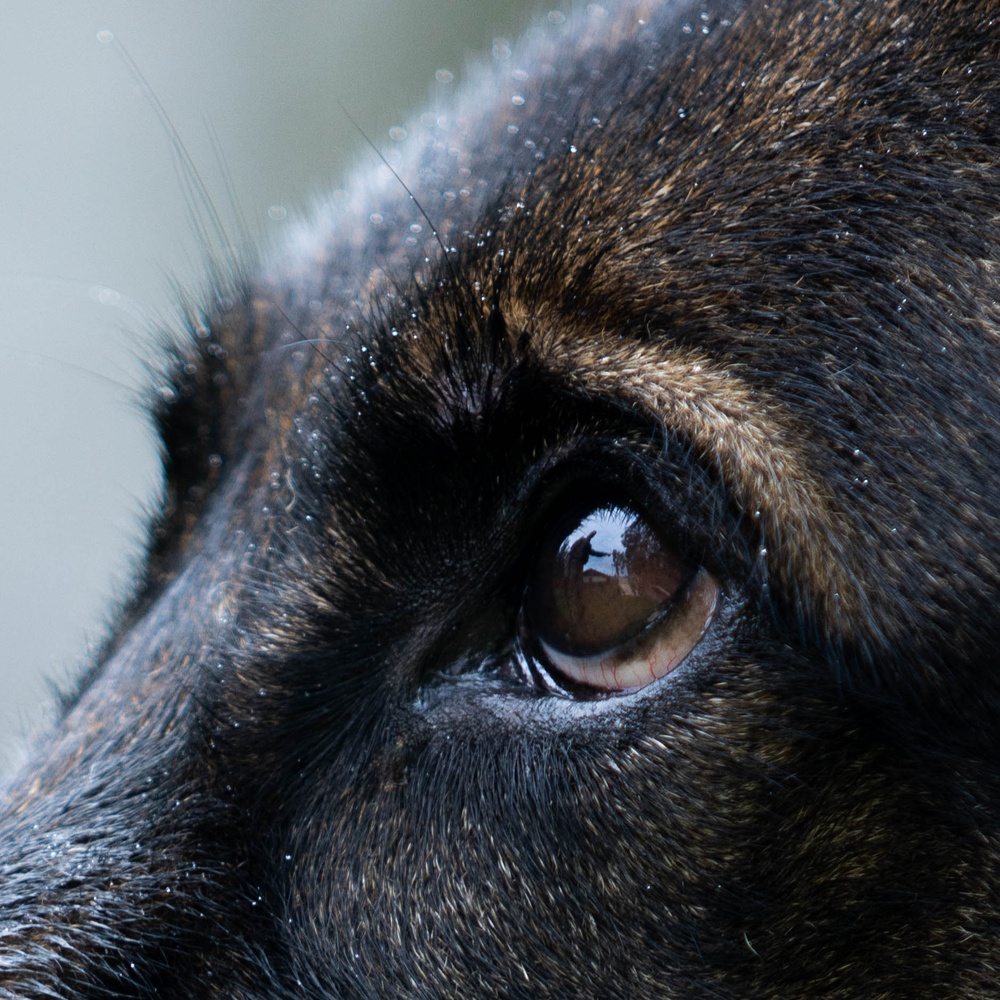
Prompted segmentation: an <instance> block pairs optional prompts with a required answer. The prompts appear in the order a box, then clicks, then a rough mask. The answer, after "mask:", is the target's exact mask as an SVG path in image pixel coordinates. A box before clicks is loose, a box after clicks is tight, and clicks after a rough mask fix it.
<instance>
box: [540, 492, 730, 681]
mask: <svg viewBox="0 0 1000 1000" xmlns="http://www.w3.org/2000/svg"><path fill="white" fill-rule="evenodd" d="M718 599H719V584H718V582H717V581H716V580H715V578H714V577H713V576H712V575H711V574H710V573H708V572H707V570H705V569H703V568H698V567H694V566H691V565H689V564H688V563H686V562H685V561H684V559H683V558H682V557H681V556H680V555H679V554H678V553H677V552H676V551H674V550H672V549H671V548H670V547H669V546H667V545H665V544H664V543H663V542H662V541H661V539H660V538H659V536H658V535H657V534H656V532H655V531H654V530H653V529H652V527H651V526H650V525H649V524H648V523H647V521H646V520H645V519H644V518H643V517H642V516H640V515H639V514H637V513H636V512H635V511H633V510H630V509H629V508H627V507H623V506H616V505H607V506H601V507H597V508H594V509H592V510H591V511H590V512H588V513H587V514H585V515H584V516H583V517H579V518H574V519H572V520H570V521H569V522H563V523H562V524H560V525H559V526H558V528H557V529H555V530H553V531H552V532H551V533H550V534H549V537H548V538H547V539H546V540H545V542H544V543H543V545H542V548H541V550H540V553H539V557H538V560H537V563H536V566H535V570H534V575H533V577H532V581H531V584H530V586H529V588H528V592H527V595H526V598H525V605H524V627H525V632H526V641H527V643H528V644H529V645H531V646H533V647H534V650H535V652H536V653H537V654H538V655H539V658H540V659H541V660H542V661H544V663H543V664H541V665H542V666H544V667H545V668H547V670H548V672H549V673H550V674H551V675H552V677H553V680H554V681H555V683H556V684H557V685H558V684H559V683H560V682H566V683H568V685H569V687H570V688H574V687H582V688H585V689H590V690H592V691H593V692H594V693H595V694H600V693H605V694H613V693H624V692H628V691H635V690H638V689H639V688H642V687H645V686H646V685H647V684H650V683H652V682H653V681H655V680H657V679H659V678H660V677H664V676H666V675H667V674H669V673H670V672H671V671H673V670H675V669H676V668H677V667H678V666H680V664H681V663H682V662H683V661H684V660H685V659H686V658H687V656H688V655H689V654H690V652H691V651H692V650H693V649H694V648H695V646H696V645H697V644H698V642H699V641H700V639H701V637H702V636H703V635H704V634H705V631H706V629H707V628H708V626H709V624H710V623H711V621H712V617H713V615H714V613H715V608H716V605H717V603H718Z"/></svg>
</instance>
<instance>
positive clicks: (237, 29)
mask: <svg viewBox="0 0 1000 1000" xmlns="http://www.w3.org/2000/svg"><path fill="white" fill-rule="evenodd" d="M555 5H556V4H555V3H554V2H552V0H550V3H549V6H555ZM563 5H564V4H563ZM545 9H546V5H545V0H502V2H501V0H419V2H417V0H405V2H404V0H397V2H390V0H368V2H366V3H362V4H359V3H357V2H356V0H294V2H292V0H289V2H286V3H282V4H276V3H264V2H262V0H244V2H236V0H172V2H171V3H169V4H167V3H153V2H142V0H88V2H86V3H80V2H78V0H60V2H47V3H39V2H38V0H5V2H4V4H3V10H2V12H0V25H2V27H3V29H4V30H2V31H0V94H2V95H3V97H2V99H0V220H2V221H0V226H2V230H0V232H2V235H0V303H2V322H0V486H2V488H0V530H2V532H3V535H4V543H3V545H2V546H0V551H2V553H3V555H2V572H0V775H2V774H3V773H5V771H6V770H8V769H9V768H10V767H12V766H14V765H16V763H17V761H18V759H19V756H20V753H21V750H20V747H21V745H22V743H23V737H24V736H25V735H27V734H30V733H31V732H33V731H34V730H36V729H37V727H38V726H40V725H44V723H45V721H46V719H47V718H48V710H46V708H45V707H44V706H45V705H46V703H49V702H51V698H50V689H49V687H48V686H47V685H48V681H49V680H52V679H54V680H57V681H60V682H64V681H65V680H66V679H67V678H69V677H71V676H72V674H73V672H74V671H75V670H77V669H79V667H80V665H81V664H82V663H84V662H85V661H86V657H87V653H88V649H89V648H90V645H91V644H96V643H97V642H99V640H100V638H101V636H102V634H103V627H104V626H103V623H104V622H105V621H106V616H107V614H108V613H109V611H110V609H111V607H112V600H113V597H114V595H115V594H119V593H121V592H122V590H123V588H124V587H125V586H127V581H128V577H129V568H130V566H131V565H132V561H133V560H134V558H135V555H136V553H137V552H138V549H139V540H140V539H141V538H142V528H141V525H142V516H141V512H142V509H143V505H144V504H147V503H151V502H152V500H153V498H154V497H155V496H156V493H157V489H158V483H159V470H158V466H157V461H156V452H155V446H154V442H153V439H152V436H151V434H150V433H149V430H148V427H147V424H146V421H145V419H144V417H143V415H142V413H141V412H140V410H139V409H138V403H137V392H136V390H137V389H138V387H140V386H141V385H142V366H141V362H142V359H143V358H145V357H149V356H150V353H151V348H150V344H149V340H148V337H147V336H146V334H145V332H144V331H145V330H146V329H147V328H148V326H149V325H150V324H151V323H153V322H155V321H156V319H157V318H158V317H170V316H172V315H173V311H172V299H171V290H170V285H171V281H172V280H174V279H178V280H179V281H180V282H181V284H182V285H184V284H186V285H189V286H191V285H195V284H196V282H197V276H198V273H199V269H200V265H201V259H202V258H201V253H202V248H201V246H200V244H199V241H198V239H197V237H196V235H195V234H194V232H193V230H192V228H191V225H190V222H189V215H188V205H187V202H186V200H185V194H184V190H183V187H182V184H181V181H180V180H179V179H178V173H177V170H176V168H175V165H174V157H173V156H172V153H171V138H170V136H169V135H168V134H167V129H166V128H165V127H164V126H163V125H162V124H161V123H160V122H158V120H157V116H156V113H155V112H154V110H153V109H152V107H151V106H150V102H149V100H148V99H147V98H146V97H145V96H144V95H143V91H142V87H141V86H140V85H139V84H138V83H137V81H136V80H135V79H134V78H133V76H131V75H130V73H129V71H128V69H127V68H126V66H125V65H124V62H123V60H122V59H121V58H120V56H119V54H118V53H117V52H116V49H115V46H114V45H109V44H107V43H102V42H101V41H99V40H98V35H99V33H101V32H104V31H110V32H113V33H114V36H115V37H116V39H118V40H119V41H120V42H121V43H123V44H124V46H125V47H126V48H127V51H128V53H129V54H130V56H131V58H132V59H133V60H134V61H135V63H136V64H137V65H138V67H139V69H140V70H141V73H142V75H143V76H144V77H145V79H146V80H147V81H148V84H149V86H150V88H152V91H153V92H154V93H155V95H156V98H157V99H158V100H159V101H160V103H161V104H162V106H163V108H164V109H165V110H166V113H167V114H168V115H169V118H170V120H171V122H172V123H173V126H174V127H175V128H176V131H177V133H178V135H179V136H180V138H181V140H182V141H183V144H184V148H185V149H186V150H187V152H188V154H189V155H190V157H191V158H192V160H193V162H194V163H195V165H196V166H197V169H198V170H199V172H200V173H201V174H202V175H203V177H204V179H205V182H206V184H207V185H208V187H209V189H210V193H211V196H212V198H213V200H214V201H215V203H216V204H217V205H218V206H219V207H220V210H221V211H222V212H223V214H224V215H226V216H227V218H228V219H230V220H231V212H230V208H229V194H228V191H227V184H226V181H225V179H224V177H223V175H222V172H221V171H220V170H219V167H218V156H217V155H216V153H215V151H214V149H213V140H212V138H211V133H212V132H214V134H215V135H216V136H217V139H218V146H219V148H221V150H222V152H223V154H224V158H225V162H226V164H227V165H228V168H229V171H230V174H231V177H232V185H231V187H232V191H233V193H234V194H235V197H236V198H237V199H238V201H239V204H240V206H241V209H242V211H243V213H244V214H245V215H246V217H247V218H248V220H249V224H250V228H251V230H252V231H253V232H254V233H256V234H258V235H261V236H262V238H264V239H269V238H271V239H273V238H280V230H281V227H282V226H283V225H287V222H283V220H282V217H283V216H284V215H285V213H288V214H289V215H290V216H292V217H294V216H295V214H296V213H300V212H301V211H303V210H304V209H305V208H307V207H308V205H309V204H310V200H311V198H312V197H314V196H315V195H316V194H317V193H322V191H323V190H328V189H331V188H333V187H335V186H336V185H337V183H338V180H339V178H340V177H341V176H342V174H343V172H344V169H345V165H346V164H349V163H350V162H351V161H352V160H355V159H358V158H359V157H360V158H361V159H362V161H364V160H365V158H366V157H367V158H368V159H369V160H372V161H373V162H374V154H372V153H371V151H370V150H368V149H367V148H366V146H365V143H364V140H363V139H362V138H361V136H360V135H359V133H358V131H357V129H356V128H355V127H354V126H353V125H352V124H351V123H350V122H349V121H348V120H347V118H346V116H345V114H344V112H343V111H342V110H341V108H340V104H343V105H344V107H345V108H346V109H347V110H348V111H349V112H350V114H351V115H352V116H353V117H354V118H355V119H356V121H357V122H358V123H359V124H360V126H361V127H362V129H363V130H364V131H365V132H366V133H367V134H368V135H369V136H371V137H372V138H373V140H374V141H375V142H376V143H378V144H382V145H386V144H388V130H389V129H390V128H391V127H392V126H393V125H398V124H403V123H405V122H406V120H407V119H408V118H409V117H410V116H411V115H412V114H413V113H414V112H415V111H419V110H420V106H421V104H422V103H424V102H425V101H426V99H427V95H428V94H429V93H430V91H431V89H432V87H437V88H438V90H440V88H441V87H442V86H448V84H440V83H437V84H436V83H435V71H436V70H438V69H446V70H450V71H451V72H453V73H454V74H455V77H456V80H455V83H454V84H452V85H451V86H457V85H458V84H459V83H460V81H461V76H462V70H463V68H464V66H465V64H466V59H467V57H468V56H469V55H470V54H477V53H483V52H486V51H488V49H489V47H490V44H491V42H492V39H493V38H494V37H496V36H502V37H508V38H516V37H517V35H518V34H519V33H520V32H521V31H522V30H523V29H524V28H525V27H526V26H527V25H528V23H529V22H530V19H531V13H532V11H542V10H545Z"/></svg>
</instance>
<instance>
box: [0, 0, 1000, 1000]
mask: <svg viewBox="0 0 1000 1000" xmlns="http://www.w3.org/2000/svg"><path fill="white" fill-rule="evenodd" d="M350 189H351V191H352V194H351V196H350V198H349V199H348V201H347V203H346V204H344V205H341V206H340V207H337V208H330V209H329V210H328V211H326V212H320V213H319V214H318V215H317V217H316V218H315V219H314V220H313V221H312V222H311V223H310V225H308V226H302V227H301V228H300V229H298V230H297V231H296V232H295V234H294V235H293V237H292V238H290V240H289V241H288V245H287V246H286V247H285V248H283V250H281V251H280V252H278V253H275V254H274V255H273V256H272V257H271V258H270V259H269V260H268V261H267V263H266V264H265V265H262V266H261V267H259V268H250V267H247V268H245V269H242V270H241V269H233V273H230V274H228V275H223V274H221V272H220V274H219V275H217V276H216V279H215V289H216V291H215V294H214V296H213V297H212V299H211V301H209V302H208V303H207V304H203V305H202V306H201V307H196V306H192V307H191V308H190V310H189V312H188V327H189V329H187V330H186V331H183V332H182V335H179V336H177V337H175V338H174V340H173V341H172V346H171V347H169V348H168V349H167V350H166V351H165V354H164V360H163V362H162V365H161V368H160V369H159V371H158V373H157V375H156V377H155V378H154V379H153V382H154V385H153V390H154V391H153V395H154V396H155V399H156V400H157V401H156V403H155V404H154V408H155V417H156V421H157V423H158V426H159V430H160V435H161V440H162V445H163V454H164V468H165V476H166V483H167V486H166V492H165V497H164V501H163V505H162V511H161V512H160V516H159V517H158V518H157V519H156V521H155V523H154V524H153V525H152V527H151V529H150V536H149V537H150V541H149V547H148V559H147V563H146V571H145V575H144V578H143V583H142V585H141V586H140V587H139V588H138V590H137V592H136V594H135V596H134V598H133V600H132V601H131V603H130V604H129V606H128V607H127V608H126V609H125V610H124V611H123V612H122V614H121V616H120V619H119V621H118V624H117V627H116V629H115V631H114V633H113V635H112V636H111V638H110V639H109V640H108V642H107V644H106V646H105V648H104V649H103V651H102V652H101V653H100V655H98V656H97V657H96V659H95V661H94V664H93V667H92V668H91V669H90V670H89V671H88V672H87V673H86V675H85V676H84V677H83V678H81V680H80V682H79V684H78V686H77V688H76V690H75V693H74V694H73V695H72V696H71V697H69V698H67V701H66V705H65V708H64V711H63V714H62V718H61V721H60V722H59V723H58V725H57V726H56V728H55V729H54V730H53V731H52V732H51V733H50V734H49V735H48V736H47V737H46V738H45V739H43V740H41V741H40V742H39V744H38V745H37V747H36V748H35V750H34V754H33V757H32V758H31V760H30V762H29V764H28V765H27V767H26V769H25V770H24V771H23V772H22V773H21V774H20V775H19V776H18V777H17V778H16V779H14V781H13V783H12V785H11V787H10V788H9V789H8V791H7V793H6V797H5V800H4V806H3V811H2V814H0V996H2V997H28V998H42V997H67V998H74V1000H83V998H97V997H111V996H114V997H130V998H146V1000H148V998H153V997H161V996H162V997H175V998H202V1000H207V998H219V1000H221V998H233V1000H235V998H239V1000H263V998H271V997H296V998H319V997H333V998H344V1000H347V998H390V997H408V998H414V997H424V998H432V997H463V998H479V997H484V998H485V997H526V998H527V997H530V998H539V1000H546V998H555V997H561V998H564V997H595V998H596V997H601V998H610V997H628V998H634V1000H651V998H667V997H669V998H673V1000H688V998H690V1000H694V998H699V1000H700V998H739V1000H752V998H761V1000H763V998H776V997H782V998H797V997H802V998H842V1000H848V998H866V1000H868V998H889V997H892V998H898V997H907V998H924V997H926V998H930V997H934V998H939V997H949V998H959V1000H970V998H985V997H993V996H996V995H997V994H998V993H1000V982H998V975H1000V746H998V736H997V731H998V729H997V719H998V718H1000V672H998V671H997V670H996V669H995V666H996V664H997V662H998V649H1000V610H998V605H1000V602H998V599H997V598H998V594H1000V492H998V489H997V483H998V482H1000V388H998V385H997V379H996V377H995V373H996V372H997V370H998V369H1000V342H998V334H1000V304H998V303H1000V12H998V11H997V10H996V9H995V7H994V5H992V4H990V3H987V2H985V0H943V2H941V3H938V4H928V3H917V2H914V0H885V2H883V3H878V4H875V3H864V4H863V3H839V2H833V0H830V2H825V0H821V2H816V0H809V2H806V0H788V2H783V3H770V4H769V3H764V2H762V0H750V2H749V3H746V4H741V3H732V4H729V3H726V2H719V3H715V2H712V3H708V4H705V5H692V4H690V3H687V2H686V0H682V2H679V3H674V2H668V3H654V2H650V3H638V4H636V3H632V4H629V3H626V4H624V5H622V6H620V7H615V8H602V7H598V6H596V5H591V6H590V7H589V8H587V9H586V10H582V11H580V12H579V13H578V14H576V15H573V16H569V17H565V18H564V17H562V16H561V15H551V16H550V17H549V18H548V19H547V20H546V21H544V22H543V23H542V24H541V25H540V26H539V27H538V29H537V30H536V31H535V32H534V33H533V34H532V35H531V36H530V37H529V38H528V39H527V40H526V41H525V42H524V43H523V45H522V46H521V47H520V48H516V49H515V50H514V51H513V52H512V53H507V52H504V53H501V54H500V56H499V57H498V59H497V60H496V62H495V65H494V66H493V68H492V69H491V70H489V71H488V72H484V73H483V74H481V77H480V78H479V79H478V80H476V81H473V82H471V83H470V84H469V85H468V86H467V88H466V89H465V91H464V93H463V94H461V95H460V96H459V97H458V98H457V99H456V101H455V102H454V104H452V105H451V106H449V107H447V108H445V109H442V110H440V111H439V112H438V113H437V114H436V115H434V116H432V117H430V118H425V119H423V124H421V125H419V126H416V127H415V128H414V129H413V134H412V136H411V139H410V140H409V144H408V146H407V149H406V151H405V152H404V153H403V155H402V156H401V157H400V158H399V159H397V160H393V161H391V162H390V161H385V162H383V163H381V164H380V165H379V166H377V167H376V168H375V169H370V170H369V171H368V172H367V173H366V174H364V175H358V176H357V177H356V178H355V180H354V182H353V183H352V185H351V186H350ZM991 470H992V471H991Z"/></svg>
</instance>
